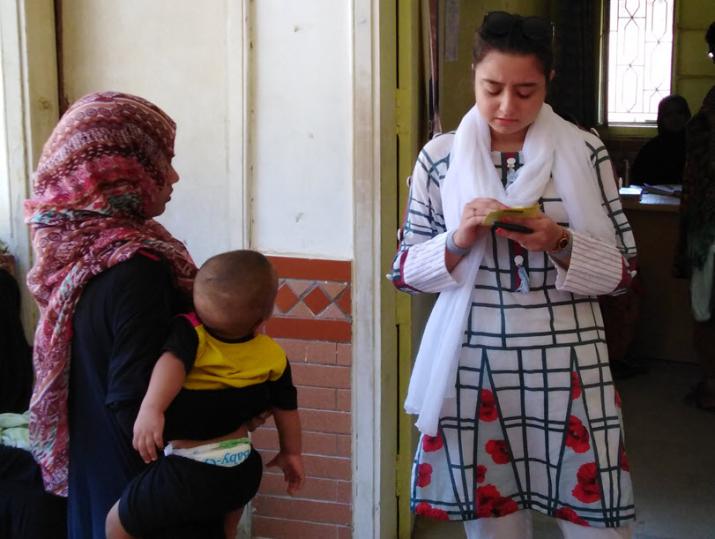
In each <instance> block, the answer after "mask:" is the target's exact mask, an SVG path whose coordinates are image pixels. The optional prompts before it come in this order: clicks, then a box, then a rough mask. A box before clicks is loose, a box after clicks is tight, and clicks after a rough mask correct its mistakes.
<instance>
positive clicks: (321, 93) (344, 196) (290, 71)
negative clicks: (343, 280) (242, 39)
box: [249, 0, 353, 259]
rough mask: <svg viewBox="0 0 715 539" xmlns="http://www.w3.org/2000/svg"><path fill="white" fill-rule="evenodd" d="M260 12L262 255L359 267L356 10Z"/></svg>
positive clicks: (328, 7) (321, 4)
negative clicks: (355, 239)
mask: <svg viewBox="0 0 715 539" xmlns="http://www.w3.org/2000/svg"><path fill="white" fill-rule="evenodd" d="M252 5H253V9H255V12H254V13H253V14H252V26H253V30H252V31H253V35H252V37H253V47H252V55H253V56H252V58H251V66H250V69H251V72H252V74H253V76H252V78H251V94H252V96H253V102H252V103H251V106H252V113H253V114H252V115H251V122H250V124H249V125H250V132H251V136H252V137H254V138H253V141H252V143H253V144H252V151H251V153H250V156H251V161H252V165H253V166H254V169H253V174H254V180H255V183H254V185H253V195H254V197H255V198H254V203H255V207H254V212H253V213H254V218H255V222H254V235H253V238H254V241H255V245H256V247H258V248H259V249H265V250H273V251H275V252H278V253H285V254H293V255H297V256H304V255H310V256H317V257H322V258H339V259H351V258H352V253H353V245H352V222H353V221H352V159H351V155H352V124H351V116H352V108H351V107H352V98H351V90H352V87H351V78H352V77H351V72H352V65H351V45H352V43H351V35H352V26H351V22H352V21H351V7H352V2H348V1H335V0H312V1H301V2H295V1H290V0H260V2H253V4H252Z"/></svg>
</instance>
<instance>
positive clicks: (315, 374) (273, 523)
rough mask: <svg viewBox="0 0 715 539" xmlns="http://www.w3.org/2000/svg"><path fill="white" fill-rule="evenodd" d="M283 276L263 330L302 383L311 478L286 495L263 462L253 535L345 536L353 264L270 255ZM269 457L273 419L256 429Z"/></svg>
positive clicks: (279, 538) (276, 538) (274, 445)
mask: <svg viewBox="0 0 715 539" xmlns="http://www.w3.org/2000/svg"><path fill="white" fill-rule="evenodd" d="M270 259H271V262H272V263H273V265H274V266H275V267H276V270H277V271H278V276H279V278H280V285H279V292H278V298H277V300H276V309H275V311H274V315H273V318H272V319H271V320H270V321H269V322H268V324H267V325H266V333H268V334H269V335H271V336H272V337H274V338H275V339H276V340H277V341H278V342H279V343H280V344H281V346H283V348H284V349H285V350H286V353H287V355H288V358H289V360H290V363H291V368H292V370H293V381H294V382H295V384H296V386H297V388H298V406H299V408H300V415H301V422H302V426H303V458H304V462H305V470H306V481H305V485H304V487H303V489H302V490H301V491H300V492H299V493H298V495H296V496H295V497H291V496H289V495H288V494H287V493H286V491H285V488H286V485H285V482H284V481H283V476H282V474H281V473H280V471H279V470H278V471H276V469H265V470H264V475H263V481H262V483H261V489H260V490H259V493H258V496H256V498H255V499H254V501H253V507H254V513H253V536H254V537H267V538H271V539H283V538H286V539H288V538H290V539H300V538H306V539H308V538H309V539H323V538H325V539H347V538H349V537H351V535H352V532H351V523H352V500H351V493H352V461H351V446H352V436H351V434H352V430H351V429H352V418H351V413H350V405H351V393H350V390H351V365H352V344H351V330H352V319H351V264H350V262H341V261H326V260H311V259H299V258H284V257H270ZM253 443H254V445H255V447H256V448H257V449H258V450H259V451H260V452H261V455H262V457H263V459H264V463H267V462H268V461H269V460H270V459H271V458H273V456H274V455H275V454H276V452H277V449H278V437H277V432H276V430H275V428H274V425H273V424H272V422H270V421H269V422H268V423H267V424H266V425H264V426H263V427H261V428H260V429H258V430H257V431H256V432H254V433H253Z"/></svg>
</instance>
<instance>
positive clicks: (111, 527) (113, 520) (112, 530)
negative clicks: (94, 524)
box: [104, 502, 135, 539]
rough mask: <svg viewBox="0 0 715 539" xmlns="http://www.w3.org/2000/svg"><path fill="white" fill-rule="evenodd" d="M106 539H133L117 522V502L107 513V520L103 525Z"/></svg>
mask: <svg viewBox="0 0 715 539" xmlns="http://www.w3.org/2000/svg"><path fill="white" fill-rule="evenodd" d="M104 527H105V530H104V531H105V533H106V534H107V539H135V538H134V536H133V535H129V534H128V533H127V530H125V529H124V526H122V522H121V521H120V520H119V502H117V503H115V504H114V505H113V506H112V508H111V509H110V510H109V513H107V520H106V521H105V523H104Z"/></svg>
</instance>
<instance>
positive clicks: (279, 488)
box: [259, 468, 350, 503]
mask: <svg viewBox="0 0 715 539" xmlns="http://www.w3.org/2000/svg"><path fill="white" fill-rule="evenodd" d="M269 469H274V468H269ZM340 483H345V481H341V482H340ZM348 484H349V483H348ZM259 493H260V494H265V495H271V496H289V494H288V493H287V492H286V482H285V480H284V479H283V474H282V473H273V472H269V471H266V472H265V473H264V474H263V479H262V480H261V489H260V490H259ZM292 498H293V499H296V500H316V501H323V502H336V501H338V481H336V480H335V479H321V478H318V477H308V478H307V479H306V480H305V482H304V483H303V488H301V489H300V490H299V491H298V492H297V494H296V495H295V496H294V497H292ZM344 503H350V500H349V499H348V500H345V502H344Z"/></svg>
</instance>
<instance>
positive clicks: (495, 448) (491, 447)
mask: <svg viewBox="0 0 715 539" xmlns="http://www.w3.org/2000/svg"><path fill="white" fill-rule="evenodd" d="M486 450H487V453H489V454H490V455H491V456H492V460H493V461H494V462H495V463H496V464H506V463H507V462H509V460H510V458H509V448H508V447H507V445H506V442H505V441H504V440H489V441H488V442H487V445H486Z"/></svg>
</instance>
